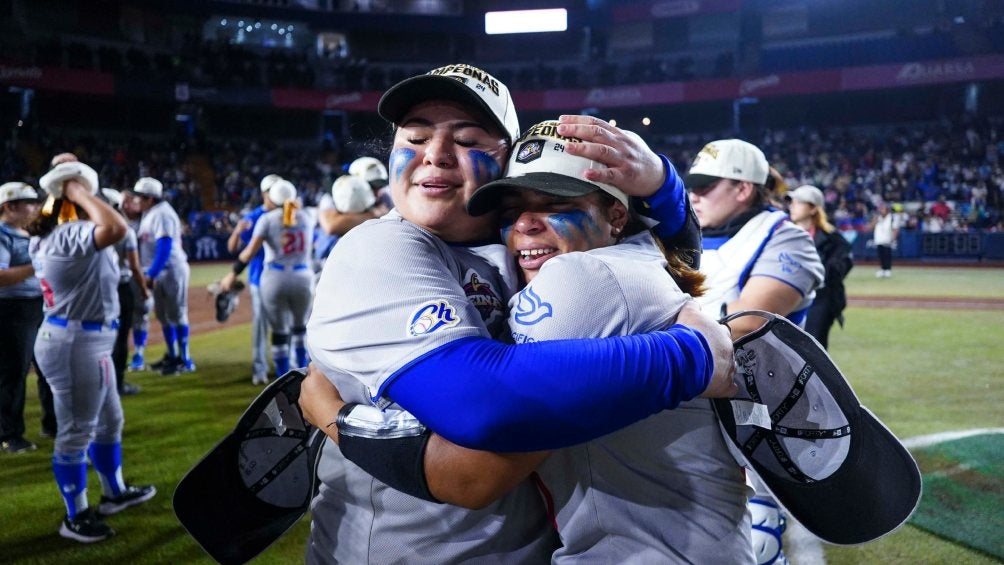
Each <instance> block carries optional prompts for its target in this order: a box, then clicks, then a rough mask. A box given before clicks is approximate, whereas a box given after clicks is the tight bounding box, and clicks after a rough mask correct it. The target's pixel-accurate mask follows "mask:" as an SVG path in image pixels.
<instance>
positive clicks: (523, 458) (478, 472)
mask: <svg viewBox="0 0 1004 565" xmlns="http://www.w3.org/2000/svg"><path fill="white" fill-rule="evenodd" d="M549 453H550V452H547V451H536V452H532V453H492V452H488V451H476V450H473V449H467V448H464V447H460V446H459V445H456V444H454V443H450V442H449V441H447V440H446V439H444V438H443V437H442V436H439V435H435V434H433V436H432V437H431V438H429V443H428V445H427V446H426V451H425V476H426V480H427V482H428V486H429V491H430V492H431V493H432V495H433V496H435V497H436V499H438V500H440V501H442V502H446V503H449V504H454V505H457V506H463V507H465V508H472V509H477V508H484V507H485V506H488V505H489V504H491V503H492V502H494V501H495V500H497V499H499V498H500V497H502V496H504V495H505V494H506V493H508V492H509V491H511V490H512V489H513V488H515V487H516V485H518V484H519V483H521V482H523V481H524V480H525V479H526V478H527V477H529V476H530V473H532V472H533V471H534V469H536V468H537V466H538V465H540V463H541V462H543V461H544V459H546V458H547V456H548V454H549Z"/></svg>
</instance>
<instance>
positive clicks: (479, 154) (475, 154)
mask: <svg viewBox="0 0 1004 565" xmlns="http://www.w3.org/2000/svg"><path fill="white" fill-rule="evenodd" d="M467 156H468V159H467V163H468V166H469V167H470V173H471V177H472V178H474V179H475V180H476V181H477V183H478V185H482V184H485V183H487V182H491V181H493V180H495V179H497V178H499V177H501V176H502V166H501V165H499V162H498V161H496V160H495V156H494V155H492V154H491V153H487V152H485V151H477V150H472V151H470V152H468V154H467Z"/></svg>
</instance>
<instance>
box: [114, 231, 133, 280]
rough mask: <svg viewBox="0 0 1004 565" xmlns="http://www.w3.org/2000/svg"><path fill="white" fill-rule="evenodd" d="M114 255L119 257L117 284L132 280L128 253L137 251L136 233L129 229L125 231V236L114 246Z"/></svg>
mask: <svg viewBox="0 0 1004 565" xmlns="http://www.w3.org/2000/svg"><path fill="white" fill-rule="evenodd" d="M114 247H115V253H116V254H118V256H119V284H122V283H127V282H129V281H130V280H132V269H130V268H129V259H128V257H129V255H128V254H129V252H130V251H138V250H139V247H138V246H137V240H136V232H135V231H133V229H132V228H131V227H130V228H128V229H127V230H126V236H125V237H123V238H122V240H121V241H119V242H118V243H116V244H115V245H114Z"/></svg>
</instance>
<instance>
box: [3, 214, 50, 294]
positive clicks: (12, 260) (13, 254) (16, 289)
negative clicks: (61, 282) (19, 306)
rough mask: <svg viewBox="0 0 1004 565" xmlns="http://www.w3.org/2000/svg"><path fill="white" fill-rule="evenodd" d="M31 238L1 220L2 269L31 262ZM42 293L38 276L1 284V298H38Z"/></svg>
mask: <svg viewBox="0 0 1004 565" xmlns="http://www.w3.org/2000/svg"><path fill="white" fill-rule="evenodd" d="M29 242H30V238H29V237H28V236H27V235H26V234H24V233H22V232H21V231H20V230H16V229H14V228H12V227H10V226H8V225H7V224H5V223H3V222H0V271H2V270H4V269H9V268H11V267H19V266H21V265H27V264H28V263H31V255H30V254H29V253H28V244H29ZM40 294H42V288H41V287H40V286H39V285H38V277H37V276H36V275H32V276H30V277H28V278H26V279H24V280H23V281H21V282H19V283H17V284H12V285H8V286H0V298H37V297H38V296H39V295H40Z"/></svg>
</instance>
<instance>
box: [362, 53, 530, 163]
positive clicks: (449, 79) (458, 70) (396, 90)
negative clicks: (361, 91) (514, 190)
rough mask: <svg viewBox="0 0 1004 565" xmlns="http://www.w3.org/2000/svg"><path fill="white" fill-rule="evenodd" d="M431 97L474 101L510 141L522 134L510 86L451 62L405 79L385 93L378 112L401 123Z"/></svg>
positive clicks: (481, 72)
mask: <svg viewBox="0 0 1004 565" xmlns="http://www.w3.org/2000/svg"><path fill="white" fill-rule="evenodd" d="M427 100H452V101H454V102H460V103H461V104H473V105H474V106H475V107H477V108H479V109H480V110H482V111H483V112H485V113H486V114H487V115H488V116H489V117H490V118H492V120H493V121H494V122H495V124H496V125H497V126H498V128H499V129H500V130H501V131H502V132H503V133H505V134H506V136H507V138H508V140H509V142H510V143H512V141H513V140H514V139H516V138H517V137H519V121H518V120H517V118H516V106H514V105H513V102H512V96H511V95H510V94H509V89H508V88H507V87H506V85H504V84H502V81H500V80H498V79H497V78H495V77H493V76H492V75H490V74H488V73H487V72H485V71H483V70H481V69H479V68H477V67H474V66H471V65H465V64H456V65H447V66H445V67H439V68H438V69H433V70H431V71H429V72H428V73H426V74H424V75H419V76H415V77H411V78H408V79H405V80H403V81H401V82H399V83H397V84H395V85H394V86H392V87H390V89H388V90H387V92H385V93H384V94H383V96H382V97H381V98H380V103H379V104H377V112H379V114H380V116H382V117H383V118H384V119H385V120H387V121H389V122H391V123H393V124H399V123H400V122H401V119H403V118H404V116H405V115H406V114H407V113H408V111H409V110H411V108H412V107H414V106H415V105H416V104H419V103H421V102H425V101H427Z"/></svg>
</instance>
